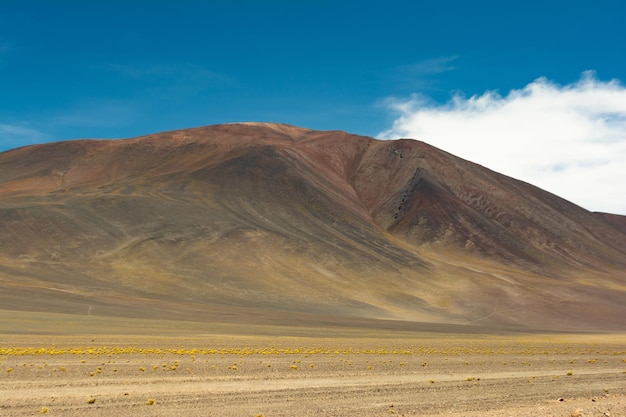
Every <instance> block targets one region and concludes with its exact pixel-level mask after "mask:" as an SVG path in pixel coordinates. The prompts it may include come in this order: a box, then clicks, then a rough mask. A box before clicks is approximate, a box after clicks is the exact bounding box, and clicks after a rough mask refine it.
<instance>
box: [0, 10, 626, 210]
mask: <svg viewBox="0 0 626 417" xmlns="http://www.w3.org/2000/svg"><path fill="white" fill-rule="evenodd" d="M624 21H626V6H625V5H624V3H623V2H621V1H602V0H596V1H580V0H569V1H547V0H544V1H535V0H525V1H520V2H504V1H480V0H477V1H472V2H470V1H450V0H449V1H446V0H440V1H434V0H433V1H385V2H380V1H361V2H339V1H332V2H331V1H325V0H318V1H299V2H295V1H271V0H268V1H262V2H261V1H243V0H242V1H236V0H235V1H192V0H186V1H185V0H182V1H176V2H174V1H159V0H152V1H138V0H137V1H133V0H127V1H115V0H109V1H68V0H54V1H53V0H49V1H29V0H14V1H9V0H0V151H4V150H7V149H10V148H14V147H18V146H23V145H29V144H34V143H40V142H47V141H58V140H66V139H75V138H124V137H133V136H139V135H143V134H148V133H153V132H159V131H164V130H173V129H181V128H187V127H195V126H202V125H209V124H216V123H226V122H237V121H269V122H282V123H289V124H294V125H298V126H303V127H309V128H313V129H322V130H327V129H328V130H335V129H338V130H345V131H348V132H351V133H358V134H364V135H368V136H378V137H387V138H393V137H399V136H407V137H415V138H417V139H421V140H424V141H426V142H428V143H431V144H433V145H434V146H438V147H440V148H442V149H444V150H447V151H449V152H452V153H454V154H457V155H459V156H461V157H465V158H468V159H472V160H474V161H476V162H479V163H481V164H483V165H486V166H488V167H490V168H494V169H496V170H498V171H500V172H504V173H506V174H509V175H512V176H516V177H518V178H520V179H524V180H527V181H529V182H532V183H535V184H536V183H537V182H538V180H547V179H549V178H550V175H552V174H555V176H554V177H552V178H556V179H555V180H553V181H552V182H553V183H554V184H552V183H550V181H545V182H544V183H542V184H537V185H540V186H542V187H543V188H547V189H549V190H550V191H553V192H555V193H557V194H559V195H562V196H565V197H566V198H568V199H570V200H572V201H574V202H576V203H578V204H581V205H583V207H585V208H588V209H592V210H603V211H613V212H620V213H622V214H626V198H624V201H619V200H620V198H618V197H617V196H618V195H619V194H626V193H623V192H621V193H620V192H619V191H620V188H617V189H616V187H621V188H622V191H623V185H622V184H625V183H626V173H625V172H624V171H625V170H626V168H623V167H621V165H622V164H621V163H620V161H619V160H616V159H615V158H617V157H618V156H624V157H626V153H623V152H626V150H625V148H626V138H625V135H626V134H624V133H623V132H624V131H625V130H626V129H624V128H626V122H625V121H626V110H625V109H624V106H623V105H625V104H624V103H625V100H626V95H625V94H624V90H625V89H624V86H623V83H622V82H623V81H626V47H625V44H626V42H624V39H626V25H624V23H623V22H624ZM589 71H593V72H589ZM542 86H543V89H542ZM540 90H541V91H540ZM538 91H539V92H538ZM598 91H599V92H600V93H602V92H604V93H606V94H605V95H604V96H603V95H602V94H597V93H598ZM572 92H573V93H577V92H581V94H582V95H580V97H578V98H577V99H576V100H578V101H576V100H570V99H569V98H568V97H570V96H571V94H570V96H568V95H567V93H572ZM546 94H547V95H546ZM586 94H592V95H593V94H595V95H594V96H593V97H592V98H589V97H591V96H588V95H586ZM609 96H610V97H611V98H607V97H609ZM519 97H522V98H523V97H526V98H527V99H528V100H526V101H524V100H522V101H523V102H524V105H527V107H528V106H530V107H531V108H532V109H534V110H536V109H537V108H539V109H541V108H543V107H542V106H545V105H547V104H546V103H548V104H549V103H552V104H554V103H557V104H555V105H554V106H552V104H549V105H550V106H552V107H550V108H551V109H555V108H556V109H557V110H559V111H558V112H556V113H555V114H554V115H553V117H550V120H561V119H563V120H565V122H564V123H565V125H564V126H570V127H571V126H572V123H571V120H570V121H567V120H566V119H567V117H561V116H563V115H571V114H573V113H575V115H576V117H575V119H576V120H578V119H579V118H582V119H584V120H587V121H588V124H586V125H583V126H577V128H576V130H575V132H581V131H585V129H589V132H595V133H589V134H588V135H587V136H584V135H582V136H580V135H579V136H580V137H578V138H576V139H572V140H573V142H572V143H568V142H567V138H566V139H563V138H562V137H561V138H557V140H556V142H551V140H552V139H551V137H543V136H542V133H537V132H536V131H529V132H528V135H527V136H526V137H519V136H518V137H516V139H515V141H516V143H519V142H520V141H522V142H525V141H526V142H527V146H525V148H526V149H533V148H534V147H535V146H540V148H539V149H538V150H535V151H534V152H521V153H517V154H512V153H511V152H510V151H511V149H512V147H511V146H509V145H510V144H508V143H507V139H506V138H507V137H508V136H509V134H508V132H507V130H506V129H507V128H506V126H509V125H510V126H517V125H532V124H533V120H535V119H532V118H531V119H522V120H518V119H516V118H515V117H517V115H518V114H519V113H518V112H516V111H515V109H516V108H518V107H519V106H518V101H516V100H518V99H519ZM550 97H552V98H555V100H556V101H550V100H551V99H550ZM481 98H482V101H480V99H481ZM607 102H610V103H609V104H610V105H609V106H608V107H607V106H606V105H605V104H606V103H607ZM477 103H479V104H480V103H482V105H483V107H482V108H479V107H480V106H479V107H474V108H473V110H472V109H469V108H470V107H472V106H476V105H477ZM529 103H530V104H529ZM572 103H579V104H576V105H573V104H572ZM580 103H582V104H580ZM589 103H591V104H589ZM611 103H613V104H611ZM507 106H508V107H507ZM533 106H534V107H533ZM559 106H560V107H559ZM572 106H573V107H572ZM522 107H523V106H522ZM581 107H584V108H583V109H582V110H581ZM494 108H500V109H502V108H505V109H506V108H510V109H513V110H510V109H509V110H508V111H501V112H498V111H496V112H495V113H494V112H491V113H490V112H489V109H491V110H493V109H494ZM599 108H600V109H601V111H599V110H597V109H599ZM468 109H469V110H468ZM576 112H579V113H576ZM535 113H536V114H544V115H545V114H546V113H545V112H544V111H538V112H535ZM512 114H513V115H514V116H511V115H512ZM525 114H534V113H533V112H532V111H528V109H527V110H525ZM425 116H432V117H431V118H428V117H425ZM479 117H480V118H483V119H481V120H485V123H482V124H480V125H481V126H483V129H485V127H484V126H487V130H488V131H489V130H490V129H489V126H490V124H489V123H488V121H489V120H494V118H495V119H497V120H498V123H500V124H503V125H504V127H501V128H499V129H497V131H498V134H499V136H498V138H496V139H493V138H492V139H491V141H492V142H491V148H490V149H492V150H493V143H494V142H493V141H494V140H495V141H499V142H498V144H499V146H500V147H501V148H503V149H506V150H508V151H509V154H508V155H505V156H502V155H499V154H498V153H497V152H493V151H484V152H480V153H479V154H478V156H481V155H482V156H484V160H479V159H480V158H477V157H476V156H475V154H472V153H471V152H470V153H467V149H468V148H475V149H481V146H479V143H480V141H481V138H482V137H484V136H485V134H484V130H482V131H481V130H480V129H479V130H476V131H475V132H476V133H474V134H473V135H474V136H472V134H470V133H468V132H470V128H473V127H472V126H468V124H467V120H476V118H479ZM434 119H437V120H440V121H441V120H444V121H445V125H446V126H452V125H453V126H455V129H448V131H447V132H446V135H448V136H445V135H443V134H441V135H442V137H441V138H439V135H440V132H441V129H437V124H436V123H434V124H433V123H432V122H431V121H432V120H434ZM537 123H538V124H545V123H548V122H547V121H546V120H540V121H538V122H537ZM512 129H515V128H512ZM515 130H516V131H518V133H519V129H515ZM546 130H550V131H559V130H558V126H556V127H555V128H550V129H546ZM600 130H601V131H602V132H604V133H603V135H600V136H598V135H599V134H598V133H597V132H598V131H600ZM472 132H473V131H472ZM607 132H608V133H607ZM620 132H622V133H620ZM513 133H515V132H514V131H511V136H514V135H513ZM568 134H569V132H568ZM451 136H452V137H453V138H452V139H450V137H451ZM557 136H559V135H558V134H557ZM561 136H562V135H561ZM589 141H591V142H593V143H594V144H595V145H594V146H590V147H589V146H587V147H584V146H583V147H582V148H580V151H579V152H580V154H587V155H593V156H594V158H592V160H588V159H585V158H582V159H581V158H577V157H576V156H577V155H576V152H577V151H576V149H578V148H576V146H575V145H578V144H581V143H583V144H584V143H587V145H589V143H588V142H589ZM468 143H469V144H471V145H475V146H468ZM548 143H553V145H552V146H548V145H547V144H548ZM607 143H610V146H605V145H606V144H607ZM487 145H488V144H487ZM543 145H546V149H548V150H551V151H552V152H553V153H556V154H557V155H554V156H553V157H550V158H544V159H546V160H545V161H541V166H539V167H536V166H535V167H534V168H533V164H534V165H537V163H534V162H533V158H534V156H533V155H534V154H535V153H536V152H541V149H542V148H541V146H543ZM596 145H597V146H596ZM483 146H486V145H485V144H483ZM563 147H566V148H572V150H571V151H570V152H569V154H568V155H559V151H558V150H559V149H563ZM496 148H497V146H496ZM464 149H465V150H464ZM485 149H487V148H485ZM572 154H573V155H572ZM580 154H579V155H580ZM516 155H517V156H516ZM596 156H597V157H596ZM490 158H491V159H490ZM507 158H508V159H507ZM520 158H524V160H525V161H526V162H527V163H526V164H523V163H520V162H519V159H520ZM611 158H613V159H611ZM622 160H626V159H622ZM494 161H495V162H494ZM509 165H511V166H514V169H509V170H508V171H507V166H509ZM600 165H601V168H603V171H602V172H603V174H602V175H604V177H603V176H602V175H600V174H598V175H599V176H593V178H592V180H593V181H595V182H594V183H591V186H593V185H594V184H595V187H593V188H594V189H598V195H597V196H596V195H594V196H587V197H586V199H585V198H581V197H579V196H578V194H580V189H578V188H577V186H576V185H575V184H574V181H573V180H570V181H569V183H567V182H568V179H567V178H570V179H571V178H578V177H581V178H586V177H587V176H588V175H587V171H585V169H586V168H585V167H587V168H588V167H589V166H594V167H596V168H598V166H600ZM607 166H608V167H609V168H610V169H609V168H607ZM533 169H534V171H533ZM529 172H530V173H529ZM594 172H595V173H597V172H600V171H598V170H596V171H594ZM573 173H576V175H573ZM559 175H560V179H559ZM616 175H617V177H618V178H617V180H619V181H617V180H615V178H614V179H613V180H610V181H609V180H607V179H606V178H608V177H609V176H612V177H615V176H616ZM620 175H621V176H620ZM607 181H608V182H611V184H608V185H607V184H606V183H607ZM599 182H602V183H603V184H604V185H606V187H604V188H606V189H602V188H603V187H600V186H599V184H598V183H599ZM559 184H560V185H559ZM563 184H565V185H563ZM565 186H568V187H569V188H567V190H566V187H565ZM559 187H561V188H559ZM611 187H612V188H611ZM616 191H617V192H616ZM577 193H578V194H577ZM565 194H567V195H565ZM609 194H610V195H609ZM577 198H579V199H578V200H577Z"/></svg>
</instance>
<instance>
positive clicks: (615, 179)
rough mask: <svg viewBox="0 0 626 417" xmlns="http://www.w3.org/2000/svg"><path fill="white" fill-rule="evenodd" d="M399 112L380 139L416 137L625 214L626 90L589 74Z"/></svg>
mask: <svg viewBox="0 0 626 417" xmlns="http://www.w3.org/2000/svg"><path fill="white" fill-rule="evenodd" d="M388 106H389V108H391V109H392V110H394V111H396V112H398V113H399V117H398V118H397V119H396V120H395V122H394V123H393V127H392V128H391V129H389V130H387V131H385V132H382V133H381V134H380V135H379V137H381V138H384V139H391V138H401V137H404V138H414V139H419V140H423V141H425V142H428V143H430V144H432V145H434V146H437V147H438V148H441V149H443V150H445V151H447V152H450V153H452V154H455V155H457V156H460V157H462V158H465V159H468V160H471V161H473V162H476V163H479V164H481V165H484V166H486V167H488V168H490V169H493V170H495V171H498V172H501V173H503V174H506V175H509V176H512V177H515V178H518V179H521V180H523V181H527V182H529V183H531V184H533V185H536V186H538V187H541V188H543V189H545V190H548V191H550V192H552V193H554V194H557V195H559V196H561V197H563V198H565V199H567V200H569V201H572V202H574V203H576V204H578V205H581V206H582V207H585V208H586V209H589V210H594V211H607V212H612V213H619V214H626V87H624V86H623V85H622V84H620V83H619V82H618V81H616V80H613V81H608V82H603V81H600V80H598V79H597V78H596V77H595V74H594V73H593V72H586V73H584V74H583V75H582V77H581V79H580V80H579V81H578V82H576V83H573V84H568V85H564V86H562V85H558V84H555V83H553V82H550V81H549V80H547V79H545V78H539V79H537V80H535V81H533V82H532V83H530V84H528V85H527V86H526V87H524V88H523V89H521V90H512V91H510V92H509V93H508V95H506V96H501V95H500V94H498V93H497V92H495V91H488V92H485V93H484V94H483V95H481V96H472V97H470V98H465V97H463V96H462V95H460V94H457V95H455V96H454V97H453V98H452V99H451V100H450V101H449V102H448V103H446V104H443V105H438V104H434V103H432V102H430V101H429V100H428V99H427V98H425V97H423V96H419V95H414V96H412V97H411V98H410V99H407V100H398V99H389V101H388Z"/></svg>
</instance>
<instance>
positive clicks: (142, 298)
mask: <svg viewBox="0 0 626 417" xmlns="http://www.w3.org/2000/svg"><path fill="white" fill-rule="evenodd" d="M0 201H1V203H0V214H1V217H0V232H1V234H0V236H4V237H5V238H4V239H0V289H2V291H1V292H0V301H2V305H13V306H14V308H16V309H20V308H22V309H36V307H37V303H40V304H39V306H44V305H45V306H46V307H45V308H43V307H42V308H41V309H42V310H43V311H46V310H50V311H58V312H67V311H69V312H75V313H77V314H81V312H84V311H87V310H89V311H90V312H92V313H93V312H94V311H95V312H96V313H97V312H98V311H100V312H101V313H104V312H107V314H109V313H110V314H114V313H116V312H117V313H118V314H122V312H123V314H128V315H131V316H142V315H150V314H155V315H156V317H158V316H159V314H161V315H162V314H164V313H163V312H165V311H168V312H169V313H168V314H170V315H174V316H177V315H178V316H179V317H180V318H181V319H188V318H190V316H192V317H194V319H198V320H210V319H211V317H221V319H224V317H231V319H232V320H239V319H242V317H243V316H245V317H247V318H248V319H249V318H250V316H251V315H257V316H263V315H266V316H268V317H269V316H271V317H274V319H272V320H278V321H280V320H279V319H277V318H276V317H282V320H284V321H285V322H287V321H288V319H289V316H290V315H293V314H308V315H312V316H319V317H322V316H324V317H328V316H330V317H335V318H337V320H339V319H345V320H347V319H348V318H352V319H354V318H368V319H373V320H382V319H384V320H401V321H402V320H404V321H407V322H420V321H422V322H433V323H453V324H466V325H477V324H480V325H491V326H512V327H520V328H524V327H534V328H539V327H549V328H561V327H564V328H573V329H580V328H584V329H589V328H609V329H625V328H626V320H624V319H621V318H620V317H624V316H625V315H624V314H623V313H626V307H625V306H626V302H624V301H626V295H625V294H626V272H625V271H626V250H625V249H624V248H626V231H625V229H624V224H626V222H624V221H623V219H622V217H623V216H617V215H608V214H601V213H591V212H588V211H586V210H584V209H582V208H580V207H578V206H576V205H574V204H572V203H569V202H567V201H565V200H563V199H560V198H559V197H557V196H555V195H553V194H550V193H547V192H545V191H543V190H540V189H538V188H536V187H533V186H532V185H530V184H527V183H524V182H521V181H518V180H515V179H512V178H510V177H506V176H503V175H501V174H498V173H495V172H493V171H490V170H488V169H487V168H484V167H481V166H480V165H477V164H474V163H472V162H470V161H465V160H462V159H460V158H457V157H455V156H453V155H451V154H449V153H446V152H444V151H441V150H439V149H437V148H434V147H432V146H430V145H428V144H426V143H424V142H420V141H415V140H411V139H401V140H396V141H379V140H376V139H373V138H368V137H364V136H358V135H351V134H348V133H345V132H340V131H314V130H311V129H303V128H298V127H295V126H289V125H282V124H267V123H239V124H227V125H214V126H206V127H200V128H193V129H185V130H179V131H171V132H164V133H157V134H152V135H147V136H142V137H138V138H132V139H121V140H78V141H66V142H58V143H53V144H45V145H34V146H31V147H26V148H19V149H15V150H11V151H7V152H3V153H0ZM7 236H8V237H10V238H7ZM77 261H78V262H77ZM16 288H21V289H22V290H23V291H26V292H24V293H23V294H20V293H19V291H18V290H17V289H16ZM37 288H39V289H37ZM64 291H65V292H64ZM52 294H54V296H53V295H52ZM27 295H28V297H27ZM47 297H51V298H47ZM107 297H108V298H107ZM29 298H30V299H29ZM35 300H36V302H35ZM573 300H574V301H575V302H574V301H573ZM27 301H28V302H27ZM20 302H23V304H22V305H21V307H20ZM159 303H161V305H162V306H169V307H167V308H165V307H164V308H162V309H160V310H162V311H161V312H159V311H158V310H159V309H157V308H155V307H154V306H155V305H159ZM503 304H504V305H507V307H506V308H505V309H503V308H501V307H499V306H502V305H503ZM95 305H97V306H98V307H97V308H94V307H93V306H95ZM192 305H193V306H196V307H193V308H191V307H190V306H192ZM89 306H92V308H91V309H89ZM242 309H243V310H245V311H248V313H246V314H243V313H241V311H243V310H242ZM190 311H194V312H195V313H193V314H192V313H191V312H190ZM202 311H204V312H207V313H206V317H205V318H202V317H203V316H202V314H200V313H199V312H202ZM209 312H210V313H209ZM229 312H230V313H229ZM197 314H200V315H199V316H197ZM229 314H230V316H229Z"/></svg>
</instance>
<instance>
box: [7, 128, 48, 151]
mask: <svg viewBox="0 0 626 417" xmlns="http://www.w3.org/2000/svg"><path fill="white" fill-rule="evenodd" d="M48 140H50V136H49V135H48V134H46V133H43V132H41V131H39V130H37V129H33V128H31V127H28V126H20V125H15V124H3V123H0V152H2V151H6V150H8V149H11V148H14V147H16V146H25V145H32V144H35V143H41V142H45V141H48Z"/></svg>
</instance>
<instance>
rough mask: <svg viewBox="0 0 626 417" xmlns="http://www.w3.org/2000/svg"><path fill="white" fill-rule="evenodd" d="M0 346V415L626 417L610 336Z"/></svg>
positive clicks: (5, 339)
mask: <svg viewBox="0 0 626 417" xmlns="http://www.w3.org/2000/svg"><path fill="white" fill-rule="evenodd" d="M0 342H1V343H0V416H33V415H39V414H41V413H44V414H47V415H51V416H70V417H71V416H112V415H133V416H180V415H184V416H189V417H193V416H261V415H263V416H266V417H271V416H356V415H359V416H389V415H398V416H433V415H446V416H459V417H460V416H470V417H471V416H528V417H530V416H532V417H536V416H585V417H589V416H603V417H605V416H606V417H608V416H611V417H617V416H626V338H624V337H623V335H621V336H620V335H612V336H593V337H592V336H546V335H543V336H528V335H526V336H519V337H512V336H506V337H504V336H477V335H473V336H467V335H466V336H463V335H457V336H450V335H432V334H429V335H423V337H421V336H419V335H412V336H403V337H401V338H398V339H389V338H365V337H347V338H344V337H329V338H322V337H315V338H307V337H283V336H249V337H238V336H217V335H213V336H201V337H200V336H198V337H168V338H154V337H149V336H141V337H138V336H137V337H133V336H119V337H112V336H108V337H103V336H97V337H87V336H63V337H53V336H46V337H43V336H16V335H3V336H1V335H0ZM577 413H578V414H577Z"/></svg>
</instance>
